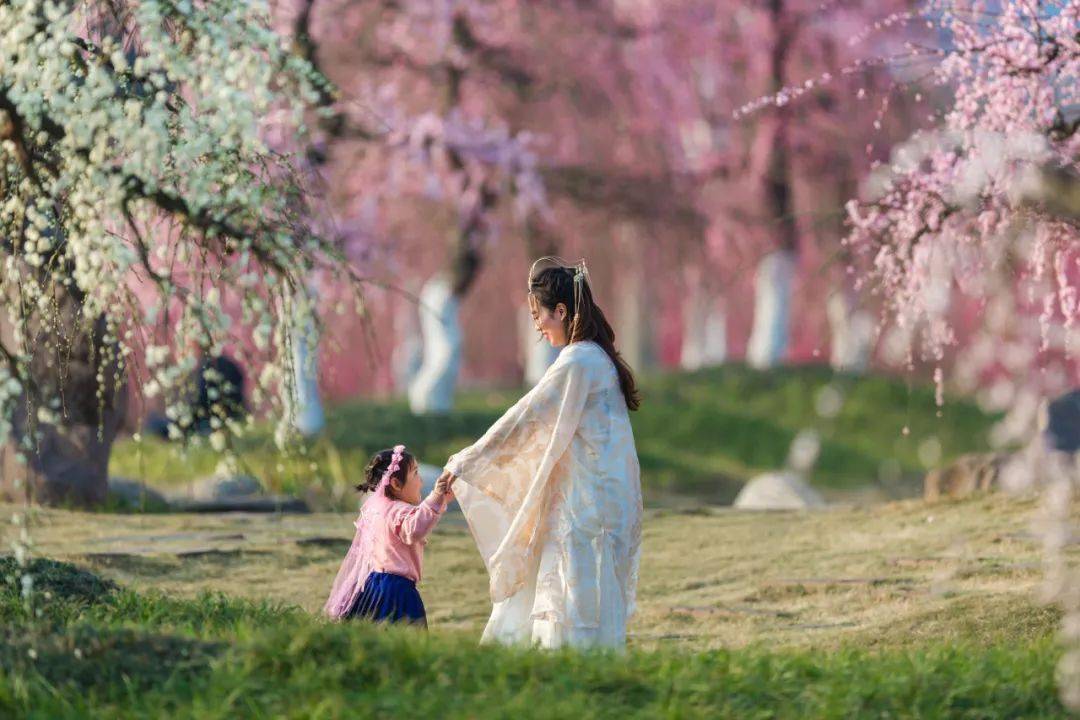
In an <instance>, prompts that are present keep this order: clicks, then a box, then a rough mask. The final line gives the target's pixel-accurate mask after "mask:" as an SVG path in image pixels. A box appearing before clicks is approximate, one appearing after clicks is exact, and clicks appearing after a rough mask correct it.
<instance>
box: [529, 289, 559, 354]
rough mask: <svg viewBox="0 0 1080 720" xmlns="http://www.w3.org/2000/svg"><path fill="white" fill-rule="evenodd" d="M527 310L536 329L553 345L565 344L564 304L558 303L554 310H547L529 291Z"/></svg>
mask: <svg viewBox="0 0 1080 720" xmlns="http://www.w3.org/2000/svg"><path fill="white" fill-rule="evenodd" d="M529 312H530V313H532V319H533V324H534V325H535V326H536V329H537V330H538V331H539V332H540V334H541V335H543V336H544V338H545V339H546V340H547V341H548V342H549V343H551V345H552V346H553V347H562V346H563V345H566V330H565V329H563V321H564V320H565V319H566V306H565V305H563V304H562V303H559V304H558V305H556V306H555V309H554V310H548V309H547V308H546V307H544V306H543V305H541V304H540V303H539V302H538V301H537V299H536V297H535V296H533V295H532V293H530V294H529Z"/></svg>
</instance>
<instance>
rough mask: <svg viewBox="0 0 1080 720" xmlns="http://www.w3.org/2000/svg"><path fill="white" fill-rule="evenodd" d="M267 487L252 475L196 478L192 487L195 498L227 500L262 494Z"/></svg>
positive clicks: (192, 496) (192, 494)
mask: <svg viewBox="0 0 1080 720" xmlns="http://www.w3.org/2000/svg"><path fill="white" fill-rule="evenodd" d="M265 491H266V489H265V488H264V487H263V484H262V483H261V482H259V479H258V478H256V477H252V476H251V475H244V474H240V475H211V476H210V477H204V478H201V479H199V480H196V481H195V482H194V484H193V485H192V488H191V498H192V499H194V500H227V499H231V498H246V497H250V496H252V495H262V494H263V493H264V492H265Z"/></svg>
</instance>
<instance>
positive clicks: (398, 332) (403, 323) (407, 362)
mask: <svg viewBox="0 0 1080 720" xmlns="http://www.w3.org/2000/svg"><path fill="white" fill-rule="evenodd" d="M394 338H395V339H396V340H397V344H396V345H395V346H394V351H393V353H392V355H391V362H392V363H393V374H394V389H395V390H397V391H398V392H408V389H409V386H410V385H412V382H413V380H415V379H416V376H417V374H418V373H419V372H420V365H421V364H422V363H423V361H424V340H423V338H422V337H421V336H420V319H419V317H418V310H417V307H416V305H415V304H413V303H412V302H406V303H402V304H401V305H399V306H398V309H397V311H396V312H395V314H394Z"/></svg>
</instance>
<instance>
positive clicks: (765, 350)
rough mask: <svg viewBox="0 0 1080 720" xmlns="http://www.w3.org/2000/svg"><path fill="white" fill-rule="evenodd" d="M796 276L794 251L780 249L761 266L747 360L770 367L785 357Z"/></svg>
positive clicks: (760, 365) (753, 364) (765, 258)
mask: <svg viewBox="0 0 1080 720" xmlns="http://www.w3.org/2000/svg"><path fill="white" fill-rule="evenodd" d="M794 278H795V253H793V252H791V251H789V250H778V251H776V252H773V253H769V254H768V255H766V256H765V257H764V258H763V259H762V260H761V263H760V264H759V265H758V270H757V275H756V278H755V292H754V326H753V330H752V331H751V332H750V342H749V345H748V346H747V348H746V360H747V362H748V363H749V364H750V365H751V366H753V367H756V368H771V367H774V366H776V365H777V364H778V363H779V362H780V361H781V360H783V359H784V354H785V353H786V352H787V346H788V337H789V334H790V328H789V327H788V320H789V316H790V306H791V285H792V281H793V280H794Z"/></svg>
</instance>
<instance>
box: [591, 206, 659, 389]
mask: <svg viewBox="0 0 1080 720" xmlns="http://www.w3.org/2000/svg"><path fill="white" fill-rule="evenodd" d="M619 234H620V238H619V239H620V245H621V247H622V248H623V249H624V251H625V252H626V253H627V255H628V256H629V257H634V258H636V259H635V260H634V261H631V262H628V263H627V264H626V269H625V271H624V272H623V273H621V274H620V276H619V279H618V284H617V286H616V292H617V293H618V301H617V315H616V317H617V318H618V322H617V324H616V326H615V331H616V339H615V345H616V346H617V347H618V348H619V351H620V352H621V354H622V356H623V358H624V359H625V360H626V362H627V363H628V364H629V365H630V367H631V368H633V369H634V370H637V371H642V370H646V369H648V368H650V367H652V366H653V364H654V363H655V360H656V352H655V349H654V346H653V327H652V317H653V313H655V312H656V307H655V303H653V302H652V292H651V289H650V287H649V284H648V282H647V281H646V279H645V277H646V270H647V268H646V261H645V259H644V256H645V252H644V250H645V246H644V241H643V239H642V237H641V233H640V232H639V231H638V229H637V227H635V226H634V225H633V224H632V223H624V224H623V225H622V227H621V228H620V233H619ZM594 292H595V289H594Z"/></svg>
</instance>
